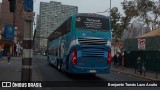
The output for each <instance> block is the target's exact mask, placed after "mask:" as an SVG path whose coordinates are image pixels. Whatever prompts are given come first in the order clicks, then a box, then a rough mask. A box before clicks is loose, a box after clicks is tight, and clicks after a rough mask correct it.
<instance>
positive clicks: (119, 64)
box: [118, 53, 122, 66]
mask: <svg viewBox="0 0 160 90" xmlns="http://www.w3.org/2000/svg"><path fill="white" fill-rule="evenodd" d="M118 54H119V55H118V66H121V65H122V54H121V53H118Z"/></svg>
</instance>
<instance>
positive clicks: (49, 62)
mask: <svg viewBox="0 0 160 90" xmlns="http://www.w3.org/2000/svg"><path fill="white" fill-rule="evenodd" d="M47 61H48V64H49V65H51V61H50V60H49V56H47Z"/></svg>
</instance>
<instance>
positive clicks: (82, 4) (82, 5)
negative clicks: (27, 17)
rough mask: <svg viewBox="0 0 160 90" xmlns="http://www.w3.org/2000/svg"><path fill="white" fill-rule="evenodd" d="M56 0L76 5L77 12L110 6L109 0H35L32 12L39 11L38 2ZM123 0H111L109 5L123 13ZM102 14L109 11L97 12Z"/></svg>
mask: <svg viewBox="0 0 160 90" xmlns="http://www.w3.org/2000/svg"><path fill="white" fill-rule="evenodd" d="M50 1H57V2H61V3H62V4H64V5H72V6H78V12H79V13H97V12H104V11H105V10H107V9H109V8H110V0H35V2H34V12H36V14H38V13H39V6H40V2H50ZM122 1H123V0H111V7H118V9H119V11H120V12H121V13H122V14H123V10H122V6H121V2H122ZM98 14H102V15H106V16H107V15H109V12H105V13H98Z"/></svg>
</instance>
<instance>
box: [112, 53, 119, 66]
mask: <svg viewBox="0 0 160 90" xmlns="http://www.w3.org/2000/svg"><path fill="white" fill-rule="evenodd" d="M113 62H114V66H115V67H118V52H117V53H116V54H115V55H114V56H113Z"/></svg>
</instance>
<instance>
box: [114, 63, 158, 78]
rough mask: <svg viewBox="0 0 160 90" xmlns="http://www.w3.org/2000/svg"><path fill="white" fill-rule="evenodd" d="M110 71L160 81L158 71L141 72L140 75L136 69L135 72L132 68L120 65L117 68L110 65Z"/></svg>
mask: <svg viewBox="0 0 160 90" xmlns="http://www.w3.org/2000/svg"><path fill="white" fill-rule="evenodd" d="M111 71H113V72H117V73H121V74H125V75H130V76H133V77H138V78H142V79H146V80H151V81H160V73H159V74H156V73H152V72H145V74H144V73H142V75H140V72H138V71H137V70H136V72H135V69H134V68H126V67H122V66H120V67H118V68H115V67H114V66H111ZM156 75H157V76H156Z"/></svg>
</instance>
